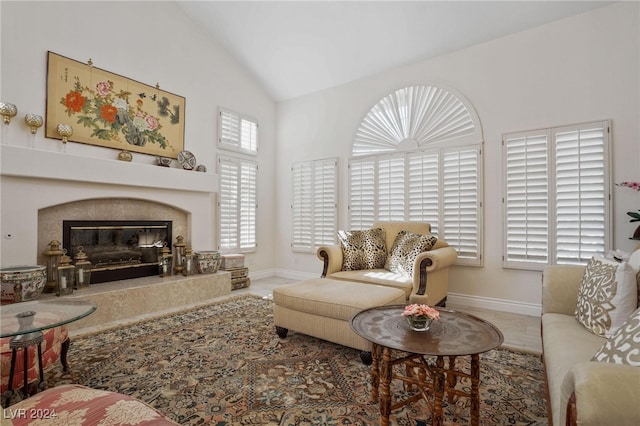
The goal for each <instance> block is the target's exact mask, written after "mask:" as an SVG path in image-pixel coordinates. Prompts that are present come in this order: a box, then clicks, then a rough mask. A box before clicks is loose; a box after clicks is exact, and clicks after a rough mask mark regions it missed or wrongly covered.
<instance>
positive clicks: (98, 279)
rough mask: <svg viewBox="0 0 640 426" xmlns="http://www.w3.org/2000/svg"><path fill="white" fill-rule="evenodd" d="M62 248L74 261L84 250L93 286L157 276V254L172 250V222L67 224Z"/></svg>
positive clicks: (97, 221) (64, 227)
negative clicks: (163, 248) (168, 249)
mask: <svg viewBox="0 0 640 426" xmlns="http://www.w3.org/2000/svg"><path fill="white" fill-rule="evenodd" d="M62 227H63V232H62V239H63V241H62V246H63V248H65V249H66V250H67V255H69V256H71V257H74V256H75V255H76V254H77V253H78V251H79V248H80V247H82V249H83V250H84V252H85V253H86V254H87V257H88V260H89V261H90V262H91V265H92V268H91V284H98V283H104V282H110V281H118V280H126V279H131V278H140V277H145V276H153V275H158V273H159V270H158V250H159V249H161V248H162V247H163V246H165V245H166V246H167V247H169V248H171V240H172V237H171V232H172V221H170V220H165V221H162V220H140V221H137V220H65V221H63V222H62Z"/></svg>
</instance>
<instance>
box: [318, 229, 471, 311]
mask: <svg viewBox="0 0 640 426" xmlns="http://www.w3.org/2000/svg"><path fill="white" fill-rule="evenodd" d="M373 228H383V229H384V230H385V238H386V249H387V255H389V252H390V251H391V248H392V247H393V243H394V241H395V239H396V236H397V235H398V233H399V232H400V231H403V230H404V231H408V232H412V233H415V234H423V235H426V234H430V233H431V225H430V224H428V223H418V222H377V223H374V224H373ZM317 256H318V258H319V259H320V260H322V261H323V262H324V268H323V271H322V277H323V278H331V279H335V280H344V281H355V282H361V283H369V284H378V285H384V286H389V287H395V288H399V289H402V290H403V291H404V292H405V295H406V299H407V301H409V302H411V303H426V304H429V305H432V306H434V305H438V306H444V305H445V303H446V300H447V292H448V286H449V266H451V265H453V264H454V263H455V261H456V259H457V257H458V254H457V252H456V250H455V249H454V248H453V247H451V246H449V245H448V244H447V243H446V242H445V241H444V240H441V239H438V241H437V242H436V244H435V245H434V246H433V248H432V249H431V250H429V251H425V252H422V253H420V254H419V255H418V256H417V257H416V259H415V261H414V267H413V276H412V277H406V276H403V275H400V274H397V273H394V272H391V271H388V270H386V269H367V270H359V271H342V262H343V253H342V247H341V246H340V245H332V246H322V247H319V248H318V251H317Z"/></svg>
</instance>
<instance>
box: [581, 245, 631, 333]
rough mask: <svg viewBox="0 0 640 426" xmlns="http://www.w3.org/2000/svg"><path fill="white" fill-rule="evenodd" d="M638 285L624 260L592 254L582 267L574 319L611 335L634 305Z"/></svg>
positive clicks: (592, 328) (588, 327)
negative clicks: (614, 259) (582, 273)
mask: <svg viewBox="0 0 640 426" xmlns="http://www.w3.org/2000/svg"><path fill="white" fill-rule="evenodd" d="M637 292H638V286H637V284H636V277H635V273H634V271H633V269H632V268H631V266H629V264H628V263H627V262H622V263H618V262H615V261H611V260H607V259H605V258H603V257H599V256H594V257H592V258H591V260H589V263H588V264H587V267H586V268H585V271H584V275H583V277H582V282H581V283H580V289H579V291H578V304H577V305H576V310H575V316H576V319H577V320H578V321H579V322H580V323H581V324H582V325H584V326H585V328H586V329H587V330H589V331H590V332H592V333H594V334H597V335H598V336H610V335H612V334H613V333H614V332H615V331H616V330H617V329H618V327H620V325H621V324H622V323H623V322H624V321H625V320H626V319H627V318H628V317H629V315H631V313H632V312H633V311H634V310H635V309H636V307H637V297H638V293H637Z"/></svg>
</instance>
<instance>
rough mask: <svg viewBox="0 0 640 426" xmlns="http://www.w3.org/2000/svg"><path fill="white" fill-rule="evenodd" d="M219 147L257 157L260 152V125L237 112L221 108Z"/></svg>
mask: <svg viewBox="0 0 640 426" xmlns="http://www.w3.org/2000/svg"><path fill="white" fill-rule="evenodd" d="M219 114H220V120H219V125H218V129H219V130H218V145H219V146H220V148H223V149H230V150H234V151H239V152H243V153H246V154H252V155H256V154H257V152H258V123H257V121H256V120H253V119H251V118H248V117H245V116H242V115H240V114H238V113H236V112H233V111H229V110H225V109H222V108H220V110H219Z"/></svg>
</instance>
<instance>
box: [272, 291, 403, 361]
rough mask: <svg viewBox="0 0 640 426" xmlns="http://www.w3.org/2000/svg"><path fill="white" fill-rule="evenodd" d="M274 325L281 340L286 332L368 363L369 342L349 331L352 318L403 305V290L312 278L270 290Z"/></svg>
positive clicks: (369, 357)
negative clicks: (355, 354)
mask: <svg viewBox="0 0 640 426" xmlns="http://www.w3.org/2000/svg"><path fill="white" fill-rule="evenodd" d="M273 302H274V307H273V321H274V325H275V326H276V332H277V333H278V336H280V337H281V338H285V337H287V333H288V331H289V330H293V331H297V332H299V333H303V334H307V335H309V336H313V337H317V338H320V339H323V340H328V341H330V342H333V343H338V344H340V345H344V346H348V347H350V348H354V349H359V350H361V351H362V353H361V354H360V357H361V358H362V361H363V362H364V363H366V364H369V363H371V342H369V341H368V340H365V339H363V338H362V337H360V336H358V335H357V334H356V333H354V332H353V330H351V318H352V317H353V316H354V315H355V314H357V313H358V312H360V311H362V310H364V309H368V308H373V307H375V306H383V305H393V304H404V303H406V297H405V293H404V291H403V290H401V289H398V288H392V287H387V286H382V285H375V284H365V283H357V282H350V281H339V280H332V279H329V278H315V279H310V280H306V281H300V282H297V283H294V284H289V285H284V286H280V287H276V288H275V289H274V290H273Z"/></svg>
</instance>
